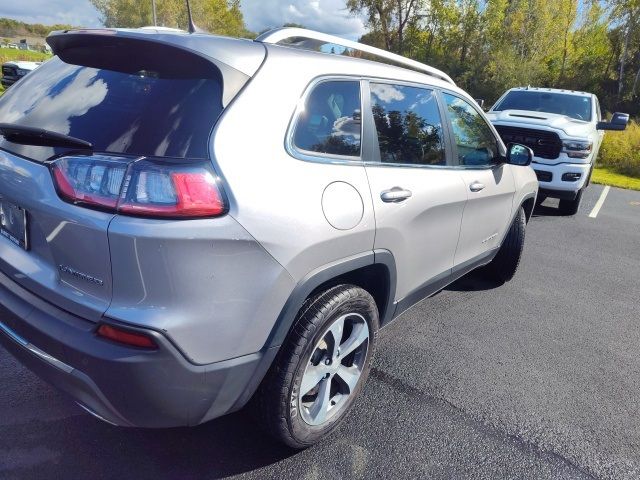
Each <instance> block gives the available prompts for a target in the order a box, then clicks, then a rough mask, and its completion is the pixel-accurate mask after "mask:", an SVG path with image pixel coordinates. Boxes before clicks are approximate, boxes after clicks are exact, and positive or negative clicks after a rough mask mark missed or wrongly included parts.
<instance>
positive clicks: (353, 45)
mask: <svg viewBox="0 0 640 480" xmlns="http://www.w3.org/2000/svg"><path fill="white" fill-rule="evenodd" d="M256 41H257V42H262V43H270V44H274V45H277V44H281V45H290V46H297V47H302V48H306V49H310V50H314V49H317V48H318V47H319V46H322V45H325V44H331V45H337V46H340V47H344V48H348V49H351V50H356V51H359V52H364V53H368V54H369V55H372V56H374V57H378V58H379V59H382V60H386V61H387V62H391V63H393V64H395V65H397V66H400V67H403V68H409V69H411V70H416V71H418V72H420V73H426V74H427V75H431V76H432V77H436V78H439V79H440V80H444V81H445V82H448V83H451V84H452V85H455V82H454V81H453V80H452V79H451V77H450V76H449V75H447V74H446V73H444V72H443V71H441V70H438V69H437V68H433V67H430V66H429V65H425V64H424V63H420V62H416V61H415V60H411V59H409V58H406V57H403V56H401V55H397V54H395V53H391V52H387V51H386V50H382V49H380V48H376V47H372V46H371V45H365V44H364V43H358V42H353V41H351V40H347V39H344V38H341V37H336V36H334V35H328V34H326V33H320V32H316V31H313V30H307V29H305V28H294V27H285V28H276V29H275V30H270V31H268V32H266V33H263V34H262V35H260V36H259V37H258V38H256ZM309 41H311V42H309ZM378 61H380V60H378Z"/></svg>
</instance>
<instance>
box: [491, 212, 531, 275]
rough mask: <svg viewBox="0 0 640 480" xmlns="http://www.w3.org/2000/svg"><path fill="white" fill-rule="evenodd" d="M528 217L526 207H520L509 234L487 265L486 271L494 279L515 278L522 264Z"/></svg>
mask: <svg viewBox="0 0 640 480" xmlns="http://www.w3.org/2000/svg"><path fill="white" fill-rule="evenodd" d="M526 224H527V219H526V216H525V213H524V208H522V207H520V209H519V210H518V213H517V214H516V218H514V219H513V223H512V224H511V226H510V227H509V231H508V232H507V236H506V237H505V239H504V242H503V243H502V246H501V247H500V250H498V253H497V254H496V256H495V257H494V258H493V260H491V263H489V264H488V265H487V266H486V267H485V273H486V274H487V276H488V277H489V278H491V279H492V280H496V281H499V282H508V281H509V280H511V279H512V278H513V276H514V275H515V274H516V271H517V270H518V266H519V265H520V258H521V257H522V249H523V248H524V230H525V226H526Z"/></svg>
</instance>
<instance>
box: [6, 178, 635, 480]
mask: <svg viewBox="0 0 640 480" xmlns="http://www.w3.org/2000/svg"><path fill="white" fill-rule="evenodd" d="M602 190H603V187H601V186H598V185H593V186H591V187H590V188H589V189H588V190H587V194H586V196H585V200H584V201H583V205H582V206H581V209H580V212H579V213H578V214H577V215H576V216H575V217H562V216H558V215H557V212H556V210H555V208H554V207H553V203H554V201H552V200H547V201H546V202H545V203H544V204H543V205H542V206H540V207H538V208H537V210H536V213H535V215H534V218H533V219H532V221H531V222H530V224H529V226H528V229H527V240H526V246H525V253H524V258H523V261H522V264H521V269H520V271H519V272H518V274H517V275H516V278H515V279H514V280H513V281H512V282H510V283H508V284H506V285H503V286H500V287H497V288H496V286H495V285H493V284H490V283H487V282H485V281H483V280H482V279H481V278H480V277H479V276H478V275H477V274H475V275H474V274H471V275H469V276H467V277H465V278H463V279H461V280H459V281H458V282H456V283H455V284H454V285H452V286H450V287H448V288H447V289H445V290H444V291H442V292H440V293H439V294H437V295H435V296H434V297H432V298H431V299H427V300H425V301H423V302H422V303H420V304H419V305H417V306H415V307H414V308H412V309H411V310H410V311H409V312H407V313H406V314H404V315H403V316H402V317H401V318H400V319H398V320H397V321H396V322H395V323H394V324H392V325H391V326H390V327H388V328H387V329H385V330H384V331H383V332H382V333H381V335H380V341H379V344H378V353H377V358H376V361H375V364H374V369H373V371H372V375H371V377H370V379H369V383H368V385H367V387H366V389H365V391H364V395H363V396H362V397H361V398H360V400H359V402H358V403H357V406H356V408H355V409H354V411H353V412H352V414H351V416H350V418H349V419H348V421H347V422H346V423H345V424H344V425H343V426H342V427H341V429H340V430H339V431H338V432H337V433H336V434H335V435H334V436H333V437H332V438H330V439H329V440H327V441H325V442H323V443H321V444H319V445H317V446H315V447H313V448H311V449H309V450H307V451H304V452H292V451H290V450H287V449H286V448H284V447H281V446H279V445H277V444H275V443H274V442H273V441H271V440H270V439H269V438H268V437H265V436H264V435H263V434H262V433H261V432H260V431H259V430H257V428H256V427H255V426H254V425H253V423H252V421H251V417H250V416H249V415H247V414H245V413H243V412H241V413H238V414H234V415H231V416H229V417H226V418H222V419H220V420H217V421H214V422H211V423H209V424H207V425H203V426H200V427H197V428H193V429H176V430H163V431H142V430H126V429H117V428H114V427H111V426H109V425H106V424H103V423H100V422H99V421H97V420H95V419H93V418H92V417H90V416H88V415H86V414H85V413H83V412H82V411H81V410H80V409H79V408H78V407H76V406H75V405H74V404H73V403H71V402H70V401H68V400H67V399H66V398H65V397H63V396H62V395H61V394H59V393H57V392H56V391H55V390H53V389H52V388H50V387H49V386H47V385H46V384H44V383H43V382H41V381H40V380H39V379H37V378H36V377H35V376H34V375H33V374H31V373H30V372H29V371H28V370H26V369H24V368H23V367H22V366H20V365H19V364H18V363H17V362H15V361H14V360H13V359H12V357H10V356H9V355H8V354H7V353H6V352H5V351H4V350H2V348H1V347H0V478H2V479H7V480H8V479H52V478H64V479H76V478H78V479H85V478H91V479H102V478H114V479H116V478H117V479H123V478H135V479H147V478H149V479H151V478H153V479H165V478H166V479H216V478H226V477H234V476H237V478H247V479H248V478H255V479H269V478H273V479H289V478H291V479H296V480H299V479H316V478H317V479H334V480H339V479H343V478H368V479H371V478H394V479H397V478H527V479H529V478H554V479H557V478H612V479H614V478H615V479H624V478H628V479H631V478H634V479H635V478H639V477H640V415H639V410H640V355H639V352H640V192H631V191H625V190H619V189H613V188H612V189H611V190H610V191H609V192H608V195H607V197H606V200H605V201H604V203H603V204H602V208H601V209H600V210H599V213H598V214H597V216H596V217H595V218H591V217H589V214H590V213H591V212H592V211H593V208H594V206H595V205H596V202H597V200H598V198H599V197H600V195H601V192H602Z"/></svg>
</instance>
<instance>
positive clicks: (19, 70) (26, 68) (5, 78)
mask: <svg viewBox="0 0 640 480" xmlns="http://www.w3.org/2000/svg"><path fill="white" fill-rule="evenodd" d="M41 64H42V62H25V61H12V62H6V63H3V64H2V78H1V79H0V83H2V86H3V87H5V88H9V87H10V86H11V85H13V84H14V83H16V82H17V81H18V80H20V79H22V77H24V76H25V75H27V74H28V73H30V72H32V71H34V70H35V69H36V68H38V67H39V66H40V65H41Z"/></svg>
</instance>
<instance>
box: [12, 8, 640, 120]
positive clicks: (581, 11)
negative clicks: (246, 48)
mask: <svg viewBox="0 0 640 480" xmlns="http://www.w3.org/2000/svg"><path fill="white" fill-rule="evenodd" d="M90 1H91V3H92V4H93V5H94V6H95V7H96V8H97V10H98V11H99V12H100V14H101V20H102V22H103V23H104V25H105V26H107V27H139V26H142V25H152V24H153V11H152V8H151V6H152V1H151V0H144V1H141V0H90ZM155 3H156V21H157V24H158V25H163V26H167V27H176V28H183V29H184V28H186V26H187V14H186V9H185V2H184V0H156V1H155ZM191 7H192V10H193V16H194V19H196V23H198V26H200V27H202V28H203V29H205V30H207V31H210V32H212V33H218V34H222V35H229V36H236V37H248V38H252V37H255V35H256V34H255V33H253V32H251V31H249V30H248V29H247V27H246V25H245V22H244V19H243V16H242V11H241V9H240V0H191ZM346 9H347V11H348V12H350V13H351V14H352V15H357V16H360V17H361V18H363V19H364V21H365V24H366V27H367V30H368V31H367V33H366V34H365V35H363V36H362V38H361V39H360V41H361V42H364V43H368V44H370V45H374V46H377V47H380V48H384V49H386V50H389V51H392V52H395V53H399V54H401V55H405V56H407V57H410V58H413V59H415V60H418V61H420V62H424V63H427V64H429V65H432V66H434V67H436V68H440V69H442V70H444V71H445V72H447V73H448V74H449V75H451V76H452V77H453V78H454V80H455V81H456V83H457V84H458V85H460V86H461V87H462V88H464V89H465V90H467V91H469V92H470V93H471V94H472V95H474V96H475V97H476V98H484V99H486V100H487V102H488V103H491V102H493V101H495V100H496V99H497V98H498V97H499V96H500V94H502V92H504V91H505V90H506V89H508V88H511V87H514V86H526V85H532V86H542V87H555V88H564V89H570V90H582V91H589V92H593V93H595V94H597V95H598V97H599V98H600V101H601V103H602V105H603V109H604V110H607V111H614V110H620V111H626V112H629V113H630V114H632V115H635V116H640V0H346ZM2 21H3V22H4V24H3V25H0V26H4V27H6V28H11V29H20V30H21V31H25V29H29V30H30V31H33V33H34V34H35V33H36V32H38V33H42V34H43V36H44V35H46V33H45V32H44V31H45V30H47V29H49V30H50V29H51V28H52V27H44V26H42V25H32V26H27V25H26V24H21V23H20V22H15V21H13V20H6V19H3V20H2ZM6 28H5V29H6Z"/></svg>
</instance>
